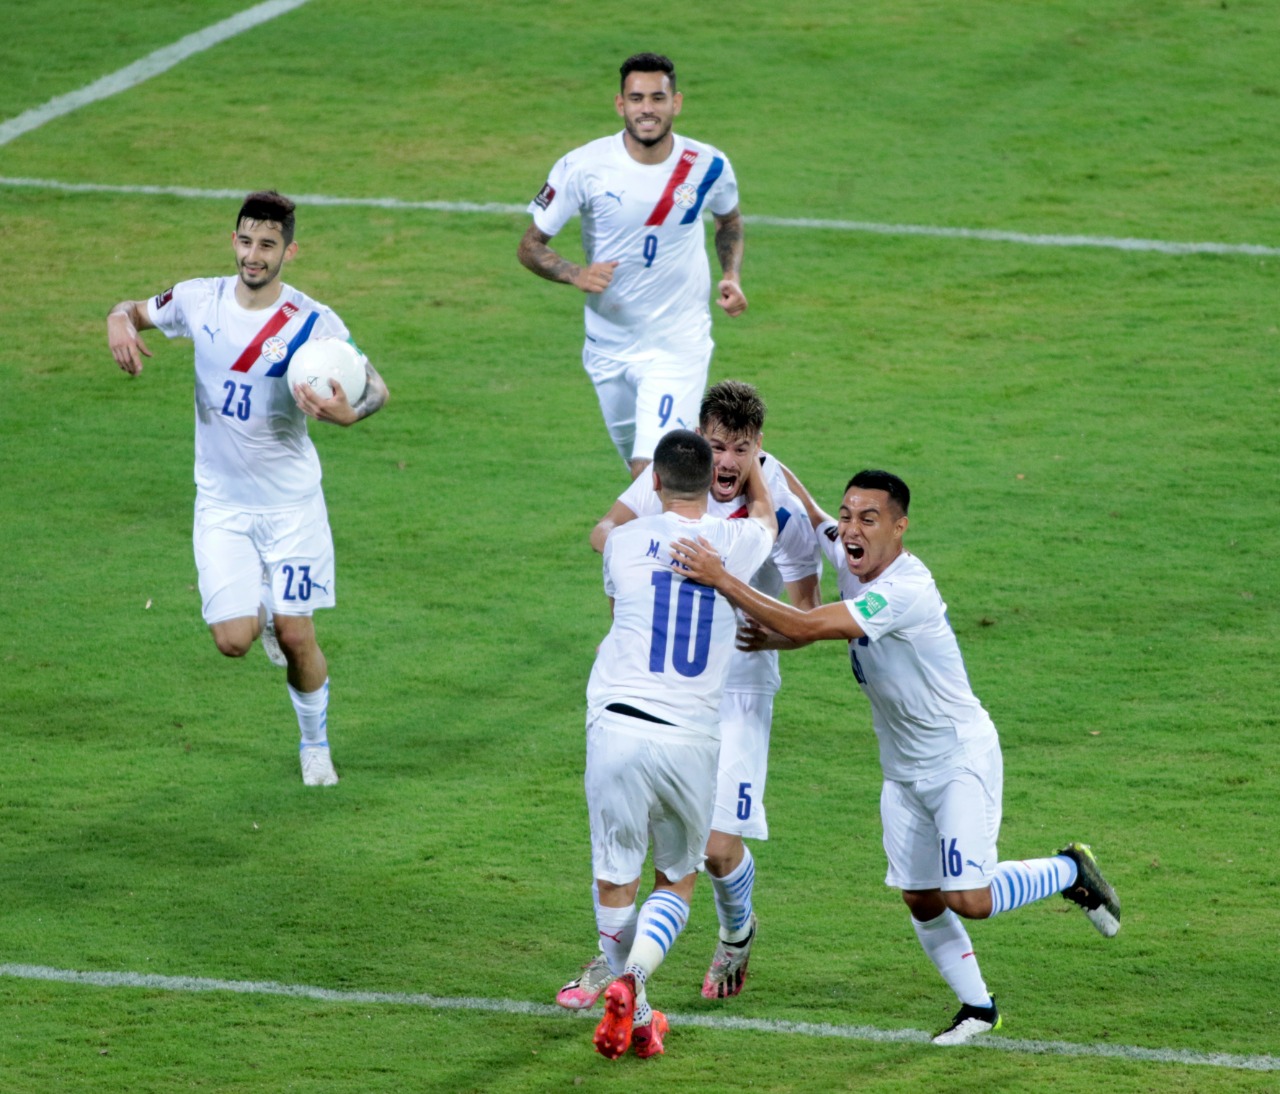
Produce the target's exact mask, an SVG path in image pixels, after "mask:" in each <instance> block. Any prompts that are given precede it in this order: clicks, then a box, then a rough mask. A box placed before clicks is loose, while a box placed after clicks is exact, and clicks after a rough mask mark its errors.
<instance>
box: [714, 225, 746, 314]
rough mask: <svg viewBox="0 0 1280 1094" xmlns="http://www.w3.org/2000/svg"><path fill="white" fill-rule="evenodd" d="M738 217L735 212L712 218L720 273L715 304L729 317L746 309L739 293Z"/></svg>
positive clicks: (740, 290) (740, 235)
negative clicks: (714, 226)
mask: <svg viewBox="0 0 1280 1094" xmlns="http://www.w3.org/2000/svg"><path fill="white" fill-rule="evenodd" d="M742 251H743V242H742V215H741V214H740V213H739V212H738V210H737V209H734V210H733V212H731V213H727V214H725V215H724V216H722V217H720V216H718V217H716V257H717V258H718V259H719V260H720V269H721V270H722V271H724V273H723V276H722V277H721V278H720V283H719V284H718V285H717V286H716V305H717V306H718V307H720V308H723V309H724V311H725V313H726V314H727V315H730V316H735V315H741V314H742V313H743V312H744V311H746V310H747V296H746V294H745V293H744V292H743V291H742V283H741V282H742Z"/></svg>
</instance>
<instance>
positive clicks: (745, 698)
mask: <svg viewBox="0 0 1280 1094" xmlns="http://www.w3.org/2000/svg"><path fill="white" fill-rule="evenodd" d="M764 418H765V405H764V401H763V400H762V399H761V398H760V394H759V392H758V391H757V390H756V389H755V388H754V387H753V386H752V385H751V384H746V383H742V382H741V381H738V380H724V381H721V382H720V383H718V384H715V385H714V386H713V387H711V388H709V389H708V390H707V393H706V395H705V396H703V399H702V406H701V407H700V409H699V412H698V422H699V425H698V432H699V434H700V435H701V436H703V437H705V438H706V439H707V441H708V442H709V443H710V445H711V451H712V454H713V456H714V458H715V476H714V478H713V479H712V481H711V489H710V490H709V491H708V493H707V512H708V513H710V514H711V515H712V516H717V517H723V518H726V519H730V520H732V519H734V518H738V517H745V516H746V515H747V505H746V501H745V499H744V497H743V490H744V489H745V485H746V481H747V476H748V474H749V472H750V469H751V466H752V465H753V464H758V465H759V466H760V468H761V472H762V474H763V475H764V478H765V481H766V482H767V483H768V485H769V491H770V494H771V495H772V497H773V503H774V511H775V515H776V517H777V522H778V538H777V540H776V541H775V543H774V545H773V550H772V552H771V553H770V557H769V558H768V559H766V560H765V562H764V564H763V565H762V566H761V567H760V569H759V570H757V571H756V573H755V574H754V575H753V576H752V578H751V584H752V585H753V586H754V587H755V588H757V589H763V590H764V591H765V592H767V593H769V594H770V595H771V596H777V595H779V594H780V593H781V592H782V590H783V588H784V587H785V589H786V592H787V598H788V599H789V600H790V602H791V603H792V604H794V605H795V606H796V607H799V608H803V609H805V610H807V609H809V608H814V607H817V606H818V604H820V603H821V592H820V589H819V584H818V579H819V574H820V569H821V565H820V562H819V560H818V557H817V553H816V542H815V539H814V533H813V528H812V526H811V524H810V523H809V519H808V515H807V514H806V513H805V512H804V507H803V506H802V505H801V504H800V503H799V502H798V501H797V500H796V499H795V498H794V497H793V496H792V495H791V493H790V491H789V490H788V489H787V486H786V482H785V480H784V479H783V477H782V468H781V465H780V464H779V463H778V461H777V460H775V459H774V458H773V457H772V456H769V455H767V454H766V453H765V452H764V451H763V450H762V448H761V444H762V441H763V438H764V433H763V430H764ZM661 509H662V503H661V499H660V498H659V497H658V495H657V493H656V492H655V491H654V489H653V486H652V483H651V482H650V480H649V478H648V477H647V476H644V475H642V476H641V477H640V478H638V479H636V480H635V481H634V482H633V483H632V484H631V485H630V486H629V487H628V488H627V490H626V491H625V492H624V493H623V494H622V496H621V497H619V498H618V500H617V501H616V502H614V504H613V506H612V508H611V509H610V510H609V512H608V513H607V514H606V515H605V516H604V517H603V518H602V519H601V520H600V522H599V523H598V524H597V525H596V526H595V528H594V529H592V532H591V545H592V546H593V547H594V548H595V549H596V550H597V551H603V550H604V546H605V543H606V541H607V539H608V536H609V534H610V532H612V531H613V530H614V529H615V528H619V527H622V526H625V525H626V524H628V523H629V522H630V521H633V520H635V519H636V518H637V517H640V516H648V515H650V514H652V513H657V512H661ZM770 638H771V639H772V642H771V644H770V647H769V648H764V647H762V648H760V649H757V650H754V651H744V650H736V651H735V652H734V655H733V660H732V667H731V669H730V672H729V679H728V682H727V683H726V685H725V690H724V697H723V698H722V699H721V701H720V760H719V768H718V775H717V779H716V804H715V811H714V813H713V815H712V821H711V836H710V838H709V839H708V841H707V861H706V869H707V875H708V876H709V877H710V878H711V887H712V892H713V894H714V897H715V905H716V916H717V918H718V919H719V921H720V932H719V933H720V939H719V942H718V944H717V946H716V951H715V955H714V956H713V957H712V960H711V965H710V967H709V968H708V970H707V974H706V977H705V978H704V979H703V983H702V994H703V996H704V997H706V998H707V999H726V998H729V997H730V996H734V995H737V994H738V992H740V991H741V990H742V984H743V981H744V980H745V979H746V975H747V965H748V962H749V960H750V956H751V946H752V943H753V942H754V940H755V933H756V916H755V911H754V908H753V902H752V898H753V893H754V888H755V877H756V868H755V859H754V858H753V856H752V854H751V851H750V849H749V848H748V847H747V846H746V844H745V843H744V842H743V840H744V837H745V838H750V839H761V840H765V839H768V838H769V826H768V823H767V820H766V817H765V809H764V790H765V778H766V776H767V774H768V766H769V733H770V728H771V726H772V722H773V697H774V695H775V694H776V693H777V691H778V688H779V687H781V685H782V678H781V676H780V675H779V672H778V654H777V652H776V649H777V648H779V647H785V646H789V645H791V643H788V642H786V641H785V640H783V639H781V638H780V637H779V636H777V635H772V636H770ZM612 979H613V974H612V972H610V970H609V965H608V962H606V961H605V959H604V956H603V954H600V955H597V956H596V957H595V958H594V959H593V960H592V961H591V962H589V963H588V964H587V965H586V966H585V967H584V969H583V972H582V974H581V975H580V976H579V977H578V978H577V979H575V980H571V981H570V982H569V983H568V984H566V985H565V986H564V987H563V988H561V989H560V993H559V994H558V995H557V996H556V1002H557V1003H559V1004H560V1005H561V1006H562V1007H567V1008H569V1009H572V1010H580V1009H585V1008H587V1007H590V1006H592V1005H593V1004H594V1003H595V1001H596V999H597V997H598V996H599V994H600V992H602V991H603V990H604V989H605V987H606V986H607V985H608V983H609V981H610V980H612Z"/></svg>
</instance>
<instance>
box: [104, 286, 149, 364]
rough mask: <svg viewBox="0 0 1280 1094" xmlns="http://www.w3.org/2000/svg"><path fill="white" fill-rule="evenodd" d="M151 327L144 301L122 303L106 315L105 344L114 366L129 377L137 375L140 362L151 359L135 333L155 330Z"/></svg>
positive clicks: (142, 342) (139, 336) (139, 337)
mask: <svg viewBox="0 0 1280 1094" xmlns="http://www.w3.org/2000/svg"><path fill="white" fill-rule="evenodd" d="M155 326H156V325H155V324H154V323H153V322H151V316H150V315H148V314H147V302H146V301H145V300H122V301H120V303H119V304H117V305H116V306H115V307H114V308H112V309H111V310H110V311H109V312H107V345H108V346H109V347H110V349H111V356H112V357H114V358H115V361H116V364H117V365H119V366H120V367H121V368H122V369H123V370H124V371H125V372H127V373H128V374H129V375H130V376H137V375H138V373H140V372H141V371H142V359H143V358H144V357H150V356H151V351H150V350H149V349H147V344H146V343H145V342H144V341H143V340H142V337H141V335H139V334H138V331H140V330H155Z"/></svg>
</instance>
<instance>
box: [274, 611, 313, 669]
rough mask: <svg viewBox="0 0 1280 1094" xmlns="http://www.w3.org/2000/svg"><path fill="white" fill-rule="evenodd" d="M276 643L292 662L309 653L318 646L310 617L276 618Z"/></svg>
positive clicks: (290, 616)
mask: <svg viewBox="0 0 1280 1094" xmlns="http://www.w3.org/2000/svg"><path fill="white" fill-rule="evenodd" d="M276 641H277V642H279V643H280V648H281V650H283V651H284V655H285V657H287V658H288V659H289V660H290V661H296V660H298V659H299V658H301V657H303V656H305V655H306V654H307V653H309V652H310V651H311V649H312V647H314V646H315V644H316V630H315V626H314V625H313V624H312V622H311V617H310V616H305V615H297V616H292V615H278V616H276Z"/></svg>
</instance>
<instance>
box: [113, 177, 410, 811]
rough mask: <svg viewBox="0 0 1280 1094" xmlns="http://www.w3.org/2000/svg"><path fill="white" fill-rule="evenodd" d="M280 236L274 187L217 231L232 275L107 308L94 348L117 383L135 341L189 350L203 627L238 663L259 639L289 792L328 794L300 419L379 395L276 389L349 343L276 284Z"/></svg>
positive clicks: (285, 255)
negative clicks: (154, 338) (290, 736)
mask: <svg viewBox="0 0 1280 1094" xmlns="http://www.w3.org/2000/svg"><path fill="white" fill-rule="evenodd" d="M293 232H294V203H293V202H292V201H290V200H289V199H288V198H286V197H284V196H282V195H281V194H278V193H276V192H275V191H274V190H268V191H259V192H257V193H253V194H250V195H249V196H248V197H247V198H245V200H244V204H243V205H242V206H241V207H240V212H239V213H238V214H237V216H236V227H235V231H234V232H232V234H231V242H232V247H233V250H234V252H235V258H236V275H235V276H232V277H217V278H198V279H196V280H192V281H181V282H179V283H178V284H177V285H175V286H174V287H173V288H171V289H168V290H167V291H165V292H163V293H161V294H160V295H159V296H156V297H154V298H152V299H150V300H126V301H123V302H121V303H119V304H117V305H116V306H115V307H114V308H112V309H111V312H110V314H109V315H108V316H107V342H108V345H109V346H110V347H111V354H112V356H113V357H114V358H115V360H116V363H117V364H118V365H119V366H120V367H121V368H122V369H123V370H124V371H125V372H127V373H129V374H130V375H131V376H137V375H138V374H139V373H140V372H141V371H142V366H143V361H142V359H143V357H150V356H151V351H150V350H148V349H147V347H146V344H145V343H144V342H143V340H142V338H141V336H140V335H139V334H138V332H139V331H140V330H149V329H153V328H155V329H159V330H160V331H162V332H163V333H164V335H165V336H166V337H168V338H177V337H184V338H190V339H191V340H192V341H193V342H194V343H195V381H196V382H195V403H196V464H195V478H196V511H195V532H194V536H193V539H194V544H195V555H196V566H197V569H198V571H199V580H200V596H201V599H202V601H203V613H204V619H205V622H206V623H207V624H208V625H209V629H210V631H211V632H212V634H213V640H214V642H215V644H216V645H217V647H218V650H219V652H221V653H222V654H224V655H225V656H227V657H243V656H244V655H245V654H246V653H247V652H248V651H249V648H250V647H251V646H252V645H253V643H254V640H255V639H256V638H257V637H258V635H259V633H260V632H261V633H262V637H263V645H264V646H265V647H266V649H267V653H268V656H271V658H272V660H273V661H274V662H275V663H277V664H282V663H283V664H285V665H287V669H288V671H287V679H288V686H289V697H290V699H291V700H292V701H293V707H294V710H295V711H296V712H297V717H298V726H299V729H300V731H301V735H302V740H301V744H300V753H299V754H300V758H301V763H302V781H303V782H304V783H305V784H306V785H307V786H333V785H334V784H336V783H337V781H338V775H337V773H336V772H335V771H334V767H333V760H332V757H331V756H330V752H329V741H328V735H327V729H326V725H327V714H328V705H329V673H328V666H327V664H326V662H325V658H324V654H323V653H322V652H321V650H320V647H319V645H318V644H317V642H316V632H315V626H314V623H313V621H312V615H311V613H312V612H313V611H314V610H315V609H317V608H329V607H332V606H333V604H334V602H335V590H334V560H333V537H332V535H331V534H330V531H329V518H328V514H327V512H326V509H325V503H324V494H323V492H322V491H321V488H320V460H319V457H318V456H317V455H316V450H315V445H313V444H312V443H311V439H310V437H308V436H307V424H306V416H307V415H310V416H311V417H313V418H316V419H318V420H320V421H326V422H334V423H336V424H338V425H344V426H346V425H352V424H353V423H355V422H358V421H359V420H360V419H361V418H367V417H368V416H369V415H370V414H373V413H374V412H375V411H377V410H379V409H380V408H381V407H382V406H383V404H384V403H386V401H387V386H386V384H385V383H384V382H383V380H382V377H381V376H379V375H378V373H377V370H375V369H374V367H373V366H372V365H370V364H368V362H367V361H366V362H365V372H366V376H367V383H366V386H365V391H364V394H363V395H362V396H361V398H360V400H359V401H358V402H357V403H356V404H355V405H354V406H352V405H351V404H350V403H349V402H348V401H347V397H346V395H345V393H344V392H343V391H342V387H341V385H340V384H336V383H335V384H334V385H333V395H332V397H330V398H328V399H321V398H320V397H319V396H318V395H317V394H316V393H315V391H313V390H312V389H311V388H310V387H308V386H307V385H304V384H299V385H297V386H296V387H295V388H294V389H293V390H292V391H290V390H289V384H288V382H287V380H286V379H285V372H286V370H287V368H288V365H289V359H290V357H291V356H292V355H293V353H294V352H295V351H296V350H297V349H298V347H299V346H301V345H302V344H303V343H304V342H306V341H307V340H308V339H309V338H320V337H330V338H343V339H348V340H349V335H348V333H347V328H346V327H345V326H344V325H343V323H342V320H340V319H339V318H338V317H337V316H336V315H335V314H334V313H333V312H332V311H331V310H330V309H329V308H327V307H325V306H324V305H323V304H319V303H317V302H316V301H315V300H312V299H311V298H310V297H309V296H306V295H305V294H304V293H301V292H299V291H298V290H297V289H295V288H292V287H291V286H289V285H286V284H285V283H284V282H283V281H281V280H280V271H281V269H282V267H283V266H284V264H285V263H286V262H288V261H289V260H291V259H292V258H293V257H294V255H296V254H297V251H298V245H297V243H296V242H294V239H293Z"/></svg>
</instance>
